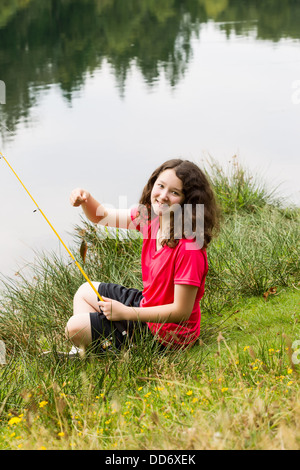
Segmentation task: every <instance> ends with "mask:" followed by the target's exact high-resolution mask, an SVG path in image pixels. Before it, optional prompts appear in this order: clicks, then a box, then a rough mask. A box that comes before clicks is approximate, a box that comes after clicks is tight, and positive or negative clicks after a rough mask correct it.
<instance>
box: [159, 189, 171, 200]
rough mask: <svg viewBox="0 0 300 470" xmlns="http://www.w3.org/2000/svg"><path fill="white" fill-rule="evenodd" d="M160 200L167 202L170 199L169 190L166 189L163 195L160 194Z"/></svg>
mask: <svg viewBox="0 0 300 470" xmlns="http://www.w3.org/2000/svg"><path fill="white" fill-rule="evenodd" d="M160 198H161V199H163V200H164V201H167V200H168V199H169V197H168V190H167V189H164V190H163V191H162V192H161V193H160Z"/></svg>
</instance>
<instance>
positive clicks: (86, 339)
mask: <svg viewBox="0 0 300 470" xmlns="http://www.w3.org/2000/svg"><path fill="white" fill-rule="evenodd" d="M65 335H66V338H67V339H69V340H71V341H72V343H74V344H75V345H76V346H80V345H82V344H83V345H88V344H89V343H90V342H91V341H92V335H91V322H90V315H89V314H82V315H74V316H73V317H71V318H70V319H69V320H68V322H67V324H66V328H65Z"/></svg>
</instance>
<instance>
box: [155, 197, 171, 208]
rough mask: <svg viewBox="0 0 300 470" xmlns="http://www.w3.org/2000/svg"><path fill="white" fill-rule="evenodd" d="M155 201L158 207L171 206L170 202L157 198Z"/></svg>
mask: <svg viewBox="0 0 300 470" xmlns="http://www.w3.org/2000/svg"><path fill="white" fill-rule="evenodd" d="M155 203H156V204H157V205H158V207H160V208H166V209H167V208H168V207H169V204H167V203H166V202H159V201H158V200H157V199H155Z"/></svg>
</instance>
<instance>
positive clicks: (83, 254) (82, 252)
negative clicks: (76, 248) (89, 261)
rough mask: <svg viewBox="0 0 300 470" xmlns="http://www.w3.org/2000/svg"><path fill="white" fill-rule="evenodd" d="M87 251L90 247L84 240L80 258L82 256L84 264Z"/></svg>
mask: <svg viewBox="0 0 300 470" xmlns="http://www.w3.org/2000/svg"><path fill="white" fill-rule="evenodd" d="M87 249H88V246H87V243H86V241H85V240H82V243H81V245H80V256H81V259H82V261H83V263H85V258H86V253H87Z"/></svg>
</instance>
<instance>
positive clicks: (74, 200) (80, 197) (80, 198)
mask: <svg viewBox="0 0 300 470" xmlns="http://www.w3.org/2000/svg"><path fill="white" fill-rule="evenodd" d="M89 197H90V193H89V192H88V191H86V190H85V189H82V188H77V189H73V191H72V192H71V195H70V202H71V204H72V206H74V207H78V206H81V204H83V203H84V202H87V200H88V198H89Z"/></svg>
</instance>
